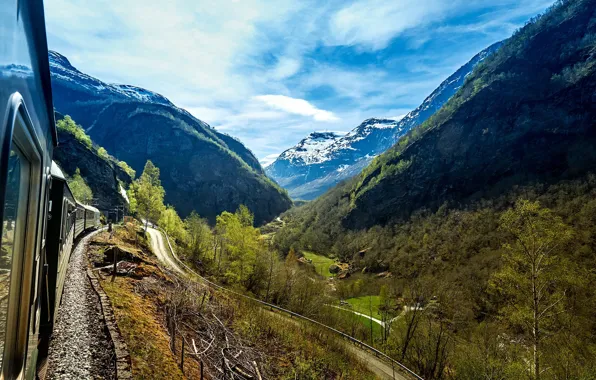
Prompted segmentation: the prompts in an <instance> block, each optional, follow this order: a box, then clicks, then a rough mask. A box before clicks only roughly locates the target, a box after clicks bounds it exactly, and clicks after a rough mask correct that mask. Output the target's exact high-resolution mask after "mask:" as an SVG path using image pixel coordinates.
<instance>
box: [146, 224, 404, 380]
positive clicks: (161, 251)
mask: <svg viewBox="0 0 596 380" xmlns="http://www.w3.org/2000/svg"><path fill="white" fill-rule="evenodd" d="M148 232H149V234H150V235H151V249H153V252H154V253H155V255H156V256H157V258H158V259H159V260H160V261H161V262H162V263H164V264H166V265H168V266H169V267H171V268H173V269H174V270H175V271H176V272H178V273H180V274H182V275H186V274H187V273H186V271H185V270H183V269H181V267H180V265H178V258H177V257H172V255H171V253H170V249H169V248H168V247H167V242H165V238H164V237H163V235H162V233H161V231H158V230H156V229H154V228H148ZM264 310H266V309H264ZM267 312H269V313H271V314H272V315H276V316H277V317H278V318H284V319H286V320H288V321H291V322H292V323H302V322H300V321H298V320H297V319H294V318H289V317H287V316H285V315H282V314H280V313H277V312H272V311H269V310H267ZM345 346H346V349H348V350H349V351H350V352H352V353H353V354H354V355H356V356H357V357H358V358H359V359H360V360H361V361H362V362H363V363H365V364H366V366H367V367H368V369H369V370H370V371H371V372H373V373H374V374H375V375H377V376H378V377H379V378H381V379H396V380H408V378H407V377H404V376H403V375H401V374H400V373H399V372H398V370H397V369H395V371H394V369H393V368H391V365H390V364H387V363H386V362H384V361H383V360H381V359H379V358H377V357H376V356H374V355H373V354H371V353H370V352H368V351H365V350H361V349H360V348H358V347H357V346H355V345H353V344H351V343H348V342H347V341H346V342H345Z"/></svg>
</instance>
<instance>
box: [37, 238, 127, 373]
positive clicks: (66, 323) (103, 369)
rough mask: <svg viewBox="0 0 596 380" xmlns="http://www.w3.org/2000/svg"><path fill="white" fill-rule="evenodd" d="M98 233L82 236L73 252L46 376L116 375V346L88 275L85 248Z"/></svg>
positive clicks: (52, 339)
mask: <svg viewBox="0 0 596 380" xmlns="http://www.w3.org/2000/svg"><path fill="white" fill-rule="evenodd" d="M96 233H97V232H93V233H91V234H89V235H87V236H85V237H83V238H82V239H81V241H80V242H79V243H78V244H77V246H76V248H75V250H74V252H73V253H72V256H71V259H70V265H69V267H68V271H67V273H66V281H65V283H64V293H63V296H62V304H61V305H60V308H59V310H58V319H57V321H56V325H55V327H54V333H53V334H52V338H51V341H50V347H49V353H48V362H49V363H48V372H47V377H46V378H47V379H115V378H116V369H115V367H116V362H115V353H114V345H113V343H112V340H111V339H110V336H109V332H108V330H107V327H106V324H105V321H104V317H103V314H102V310H101V305H100V300H99V297H98V295H97V293H96V292H95V291H94V290H93V288H92V287H91V284H90V282H89V279H88V277H87V255H86V254H85V250H86V249H87V243H88V241H89V239H90V238H91V237H92V236H93V235H95V234H96Z"/></svg>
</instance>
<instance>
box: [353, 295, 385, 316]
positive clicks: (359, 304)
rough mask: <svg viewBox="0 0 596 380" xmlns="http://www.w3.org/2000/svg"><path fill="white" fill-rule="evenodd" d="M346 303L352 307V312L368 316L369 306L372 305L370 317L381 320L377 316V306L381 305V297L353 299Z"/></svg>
mask: <svg viewBox="0 0 596 380" xmlns="http://www.w3.org/2000/svg"><path fill="white" fill-rule="evenodd" d="M369 299H370V300H369ZM346 301H347V302H348V303H349V304H350V305H351V306H352V310H354V311H357V312H359V313H362V314H366V315H370V304H371V303H372V317H373V318H377V319H380V320H382V319H383V318H382V317H381V314H379V305H380V304H381V297H379V296H362V297H354V298H348V299H346Z"/></svg>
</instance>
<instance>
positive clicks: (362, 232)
mask: <svg viewBox="0 0 596 380" xmlns="http://www.w3.org/2000/svg"><path fill="white" fill-rule="evenodd" d="M595 148H596V0H574V1H559V2H557V3H556V4H555V6H554V7H553V8H551V9H550V10H549V11H548V12H547V13H546V14H545V15H543V16H541V17H538V18H536V19H535V20H532V22H531V23H529V24H528V25H526V26H525V27H524V28H522V29H521V30H520V31H518V32H516V33H515V34H514V36H513V37H512V38H511V39H509V40H508V41H506V42H505V44H504V45H503V47H502V48H501V49H500V50H499V51H498V52H497V53H496V54H494V55H493V56H492V57H490V58H488V59H487V60H486V61H485V62H484V63H482V64H481V65H480V66H479V67H478V68H477V69H476V70H475V71H474V73H473V74H471V75H470V77H469V78H468V80H467V81H466V84H465V85H464V86H463V87H462V89H461V90H460V91H459V92H458V93H457V94H456V95H455V96H454V97H453V98H452V99H451V100H450V101H449V102H448V103H447V104H446V105H445V106H444V107H443V108H442V109H441V110H440V111H438V112H437V113H436V114H435V115H434V116H433V117H431V118H430V119H429V120H428V121H427V122H425V123H424V124H422V125H421V126H420V127H418V128H415V129H414V130H412V131H411V132H410V133H408V134H407V135H406V136H404V137H403V138H402V139H401V140H400V142H398V144H397V145H395V146H394V147H392V148H391V150H390V151H388V152H387V153H385V154H383V155H381V156H379V157H378V158H377V159H376V160H375V161H374V162H373V164H371V165H370V166H369V167H367V168H366V169H365V170H364V171H363V173H362V174H361V175H359V176H356V177H355V178H353V179H352V180H350V181H348V182H345V183H343V184H341V185H339V186H337V187H335V188H333V189H331V190H330V191H329V192H327V193H326V194H324V195H323V196H321V197H320V198H318V199H317V200H315V201H312V202H309V203H307V204H305V205H304V206H301V207H297V208H294V209H291V210H290V211H288V212H287V213H286V214H284V216H283V217H282V219H283V221H284V226H283V227H282V228H281V229H280V231H279V232H278V233H277V234H276V235H275V237H274V244H275V245H276V246H277V247H278V249H280V250H281V251H283V252H300V251H314V252H317V253H320V254H325V255H329V256H332V257H334V258H337V259H338V260H341V261H342V262H347V263H350V266H351V268H353V270H352V276H353V277H357V278H358V279H357V280H352V279H347V280H341V281H337V282H336V285H337V287H338V289H340V288H342V289H344V290H345V291H346V293H347V295H346V296H345V297H346V298H348V297H357V296H369V295H373V296H374V295H376V294H379V293H378V291H375V290H374V286H375V284H377V283H378V282H379V281H380V280H379V278H380V276H381V277H387V278H388V280H387V283H388V284H389V286H390V290H389V293H390V294H391V297H390V299H391V300H393V302H395V304H396V305H398V306H397V307H398V308H400V307H401V308H404V312H403V314H402V316H400V318H399V319H398V320H397V321H396V322H395V323H394V324H393V325H392V327H391V333H390V337H389V342H388V343H386V344H385V345H384V346H383V347H384V348H385V349H386V350H387V351H388V352H389V354H390V355H393V357H396V358H399V359H401V360H402V361H403V362H404V363H405V364H406V365H408V366H410V368H412V369H413V370H414V371H416V372H417V373H418V374H420V375H421V376H422V377H423V378H425V379H458V380H460V379H470V380H472V379H478V378H501V379H522V378H528V379H536V380H545V379H552V380H554V379H564V378H565V379H591V378H594V376H596V339H595V338H594V334H593V332H594V331H596V330H595V329H596V320H595V319H594V317H593V310H594V308H595V307H596V295H595V293H594V283H595V281H596V273H595V272H594V270H593V268H594V267H595V263H596V255H595V252H596V239H595V238H594V237H595V236H596V201H595V199H596V177H595V176H594V174H593V173H594V171H595V168H596V154H595V153H594V152H595V151H596V150H595ZM381 272H382V275H381ZM367 273H368V274H367ZM371 273H372V274H371ZM358 281H366V283H367V284H369V285H368V287H369V288H372V289H373V290H368V289H365V290H364V291H362V290H360V291H359V292H356V291H354V290H350V289H353V288H356V287H360V285H362V284H359V283H358ZM377 286H378V285H377ZM360 289H362V288H361V287H360ZM354 293H356V294H354ZM408 307H409V309H408Z"/></svg>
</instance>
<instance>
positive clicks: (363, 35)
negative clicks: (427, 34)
mask: <svg viewBox="0 0 596 380" xmlns="http://www.w3.org/2000/svg"><path fill="white" fill-rule="evenodd" d="M453 5H454V3H453V2H447V1H445V0H416V1H412V0H393V1H383V0H360V1H356V2H354V3H352V4H350V5H348V6H346V7H344V8H342V9H341V10H339V11H338V12H337V13H335V15H333V17H332V18H331V20H330V25H329V28H330V36H329V37H328V41H327V43H328V44H330V45H359V44H360V45H362V46H364V47H365V48H368V49H371V50H379V49H382V48H384V47H385V46H387V44H388V43H389V41H391V39H393V38H394V37H395V36H397V35H399V34H400V33H402V32H404V31H406V30H408V29H410V28H414V27H421V26H423V25H425V24H429V23H431V22H434V21H437V20H439V19H441V18H442V17H443V16H444V15H445V12H446V10H447V9H449V8H452V7H453Z"/></svg>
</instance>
